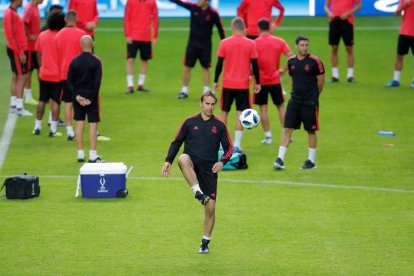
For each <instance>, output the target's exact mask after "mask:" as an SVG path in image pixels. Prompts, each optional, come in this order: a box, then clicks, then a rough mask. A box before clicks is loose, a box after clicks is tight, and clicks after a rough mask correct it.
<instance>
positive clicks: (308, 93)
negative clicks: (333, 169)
mask: <svg viewBox="0 0 414 276" xmlns="http://www.w3.org/2000/svg"><path fill="white" fill-rule="evenodd" d="M295 44H296V50H297V55H296V56H294V57H291V58H290V59H289V60H288V62H287V69H288V70H289V75H290V77H291V79H292V92H291V97H290V100H289V103H288V106H287V108H286V115H285V126H284V131H283V135H282V139H281V142H280V147H279V154H278V157H277V159H276V161H275V163H274V164H273V167H274V168H275V169H280V170H281V169H284V168H285V165H284V162H283V161H284V158H285V154H286V152H287V149H288V146H289V142H290V138H291V136H292V133H293V130H294V129H299V128H300V125H301V124H302V123H303V128H304V129H305V130H306V131H307V132H308V137H309V155H308V159H307V160H306V161H305V164H303V166H302V167H301V168H302V169H303V170H305V169H315V168H316V165H315V155H316V143H317V137H316V131H317V130H319V122H318V113H319V95H320V94H321V92H322V89H323V85H324V83H325V69H324V66H323V64H322V61H321V60H320V59H319V58H318V57H316V56H314V55H311V54H309V52H308V49H309V39H308V38H307V37H305V36H301V35H300V36H298V37H297V38H296V40H295Z"/></svg>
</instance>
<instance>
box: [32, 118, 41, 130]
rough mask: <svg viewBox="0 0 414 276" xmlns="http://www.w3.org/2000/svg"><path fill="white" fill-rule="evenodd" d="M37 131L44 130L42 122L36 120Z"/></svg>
mask: <svg viewBox="0 0 414 276" xmlns="http://www.w3.org/2000/svg"><path fill="white" fill-rule="evenodd" d="M34 128H35V129H42V120H37V119H36V120H35V126H34Z"/></svg>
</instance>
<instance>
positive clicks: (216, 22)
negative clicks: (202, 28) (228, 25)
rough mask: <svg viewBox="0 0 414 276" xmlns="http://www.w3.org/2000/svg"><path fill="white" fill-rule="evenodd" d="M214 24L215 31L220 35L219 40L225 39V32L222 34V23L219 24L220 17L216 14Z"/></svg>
mask: <svg viewBox="0 0 414 276" xmlns="http://www.w3.org/2000/svg"><path fill="white" fill-rule="evenodd" d="M214 24H215V25H216V27H217V30H218V32H219V35H220V39H223V38H225V37H226V34H225V32H224V28H223V23H222V22H221V18H220V15H218V14H217V19H216V21H215V22H214Z"/></svg>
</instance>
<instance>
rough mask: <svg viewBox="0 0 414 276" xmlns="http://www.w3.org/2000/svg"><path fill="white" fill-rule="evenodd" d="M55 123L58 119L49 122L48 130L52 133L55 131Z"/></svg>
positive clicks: (56, 123)
mask: <svg viewBox="0 0 414 276" xmlns="http://www.w3.org/2000/svg"><path fill="white" fill-rule="evenodd" d="M57 125H58V121H52V122H50V131H51V132H52V133H55V132H56V131H57Z"/></svg>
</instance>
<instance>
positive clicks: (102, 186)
mask: <svg viewBox="0 0 414 276" xmlns="http://www.w3.org/2000/svg"><path fill="white" fill-rule="evenodd" d="M105 183H106V180H105V178H104V177H103V176H101V178H100V179H99V184H101V187H100V188H99V190H98V193H107V192H108V190H107V189H106V187H105Z"/></svg>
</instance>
